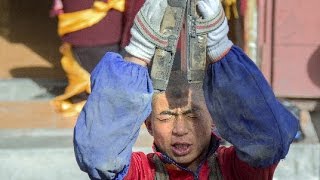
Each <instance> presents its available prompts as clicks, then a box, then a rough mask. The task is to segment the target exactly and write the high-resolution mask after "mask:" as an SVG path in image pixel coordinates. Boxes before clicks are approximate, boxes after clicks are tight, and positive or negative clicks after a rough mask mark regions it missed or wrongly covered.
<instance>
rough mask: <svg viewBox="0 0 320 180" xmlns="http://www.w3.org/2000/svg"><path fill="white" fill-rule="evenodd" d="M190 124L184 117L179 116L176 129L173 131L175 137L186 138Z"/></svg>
mask: <svg viewBox="0 0 320 180" xmlns="http://www.w3.org/2000/svg"><path fill="white" fill-rule="evenodd" d="M188 132H189V130H188V124H187V122H186V121H185V119H184V118H183V115H178V116H177V117H176V119H175V123H174V127H173V130H172V133H173V135H176V136H184V135H186V134H188Z"/></svg>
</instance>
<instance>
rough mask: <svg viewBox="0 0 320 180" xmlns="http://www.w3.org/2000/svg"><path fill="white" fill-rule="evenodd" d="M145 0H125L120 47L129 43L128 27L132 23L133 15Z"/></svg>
mask: <svg viewBox="0 0 320 180" xmlns="http://www.w3.org/2000/svg"><path fill="white" fill-rule="evenodd" d="M144 2H145V0H130V1H126V6H125V12H124V26H123V31H122V40H121V47H123V48H124V47H125V46H126V45H128V44H129V42H130V38H131V34H130V29H131V27H132V25H133V21H134V17H135V16H136V14H137V13H138V11H139V10H140V8H141V7H142V5H143V4H144Z"/></svg>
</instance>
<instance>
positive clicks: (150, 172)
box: [125, 147, 277, 180]
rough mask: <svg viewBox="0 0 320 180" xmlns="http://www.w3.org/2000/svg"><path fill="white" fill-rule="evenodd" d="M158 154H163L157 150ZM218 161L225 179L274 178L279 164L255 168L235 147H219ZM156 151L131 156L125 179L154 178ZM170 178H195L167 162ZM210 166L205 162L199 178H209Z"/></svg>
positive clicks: (262, 179)
mask: <svg viewBox="0 0 320 180" xmlns="http://www.w3.org/2000/svg"><path fill="white" fill-rule="evenodd" d="M156 154H157V155H161V154H160V153H158V152H156ZM217 154H218V163H219V166H220V170H221V173H222V176H223V179H224V180H272V177H273V174H274V171H275V168H276V166H277V164H274V165H272V166H270V167H268V168H253V167H250V166H249V165H248V164H247V163H245V162H243V161H241V160H240V159H239V158H238V157H237V155H236V151H235V148H234V147H228V148H227V147H219V148H218V150H217ZM153 155H154V153H150V154H148V155H145V154H144V153H142V152H135V153H133V154H132V156H131V162H130V167H129V171H128V173H127V176H126V178H125V179H128V180H132V179H135V180H138V179H139V180H149V179H154V176H155V165H154V164H153V161H152V157H153ZM165 166H166V168H167V171H168V173H169V176H170V179H172V180H193V179H194V176H193V174H192V173H190V172H187V171H185V170H182V169H179V168H178V167H177V166H175V165H172V164H166V165H165ZM209 172H210V169H209V166H208V163H207V162H205V163H204V164H203V166H202V167H201V170H200V173H199V180H207V179H208V178H209Z"/></svg>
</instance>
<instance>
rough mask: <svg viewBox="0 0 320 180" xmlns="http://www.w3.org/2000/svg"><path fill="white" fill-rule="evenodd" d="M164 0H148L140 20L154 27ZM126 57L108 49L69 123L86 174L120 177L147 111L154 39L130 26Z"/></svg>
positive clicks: (160, 14) (160, 15)
mask: <svg viewBox="0 0 320 180" xmlns="http://www.w3.org/2000/svg"><path fill="white" fill-rule="evenodd" d="M166 3H167V1H166V0H147V1H146V3H145V4H144V5H143V7H142V8H141V10H140V13H141V14H142V15H143V17H144V22H145V23H148V26H149V27H151V28H153V29H151V30H152V31H159V29H160V22H161V20H162V16H163V14H164V10H165V8H166ZM131 35H132V38H131V40H130V43H129V45H128V46H127V47H126V48H125V49H126V51H127V52H128V54H127V56H126V57H125V59H123V58H122V56H120V55H119V54H115V53H107V54H106V55H105V56H104V57H103V58H102V60H101V61H100V63H99V64H98V65H97V67H96V68H95V69H94V71H93V72H92V74H91V86H92V93H91V94H90V96H89V98H88V100H87V103H86V105H85V107H84V108H83V110H82V112H81V113H80V116H79V118H78V120H77V123H76V126H75V129H74V150H75V155H76V159H77V162H78V164H79V166H80V168H81V170H83V171H85V172H87V173H88V175H89V176H90V178H91V179H123V178H124V177H125V176H126V174H127V172H128V169H129V164H130V158H131V154H132V147H133V145H134V143H135V141H136V139H137V136H138V134H139V129H140V126H141V125H142V124H143V122H144V121H145V120H146V119H147V117H148V115H149V114H150V112H151V99H152V94H153V87H152V82H151V79H150V77H149V74H148V69H147V67H146V66H147V64H148V63H149V62H150V60H151V58H152V56H153V54H154V51H155V44H153V42H151V41H149V40H148V39H147V38H146V37H144V35H143V34H142V33H141V32H140V31H139V29H138V28H137V26H136V25H134V26H133V27H132V28H131Z"/></svg>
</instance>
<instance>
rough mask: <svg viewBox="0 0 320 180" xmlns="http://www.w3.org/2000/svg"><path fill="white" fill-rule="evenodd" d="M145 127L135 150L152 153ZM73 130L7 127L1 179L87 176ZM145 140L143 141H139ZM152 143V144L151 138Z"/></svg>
mask: <svg viewBox="0 0 320 180" xmlns="http://www.w3.org/2000/svg"><path fill="white" fill-rule="evenodd" d="M145 131H146V130H145V128H142V130H141V133H140V136H139V140H138V141H137V143H136V144H135V146H134V148H133V150H134V151H142V152H145V153H149V152H151V148H150V147H151V146H145V145H146V141H148V139H150V138H149V137H147V138H145V137H144V136H145V135H146V133H147V132H145ZM72 132H73V130H72V129H11V130H10V129H4V130H1V131H0V162H1V163H0V179H8V180H11V179H12V180H56V179H59V180H70V179H78V180H82V179H83V180H85V179H88V177H87V175H86V173H84V172H82V171H81V170H80V169H79V167H78V165H77V163H76V160H75V156H74V152H73V145H72ZM139 142H144V143H139ZM149 143H152V142H151V141H150V142H149Z"/></svg>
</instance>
